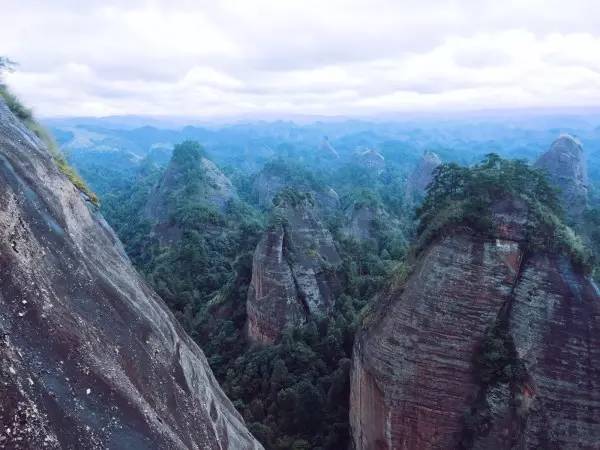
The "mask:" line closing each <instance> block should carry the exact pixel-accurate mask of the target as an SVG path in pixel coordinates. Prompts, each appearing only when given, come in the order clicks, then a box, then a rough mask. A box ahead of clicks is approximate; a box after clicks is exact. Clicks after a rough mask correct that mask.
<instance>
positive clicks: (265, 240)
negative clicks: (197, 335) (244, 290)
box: [247, 190, 341, 343]
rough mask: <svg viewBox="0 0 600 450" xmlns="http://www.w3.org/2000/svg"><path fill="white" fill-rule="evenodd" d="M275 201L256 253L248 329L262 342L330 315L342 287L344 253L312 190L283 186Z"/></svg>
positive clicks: (248, 305)
mask: <svg viewBox="0 0 600 450" xmlns="http://www.w3.org/2000/svg"><path fill="white" fill-rule="evenodd" d="M275 201H276V203H277V208H276V209H275V211H274V213H273V215H274V219H273V223H272V224H271V226H270V227H269V229H268V230H267V231H266V232H265V234H264V236H263V237H262V239H261V240H260V242H259V243H258V246H257V248H256V251H255V253H254V259H253V265H252V282H251V284H250V287H249V290H248V300H247V314H248V335H249V338H250V339H251V340H253V341H256V342H261V343H272V342H275V341H276V340H277V339H278V338H279V336H280V335H281V333H282V331H283V330H284V329H285V328H286V327H287V326H297V325H300V324H302V323H304V322H306V320H308V319H309V318H311V317H318V316H323V315H326V314H327V313H328V312H329V311H330V310H331V308H332V306H333V300H334V292H335V291H336V290H339V287H338V280H337V276H336V270H337V269H338V268H339V265H340V264H341V259H340V256H339V255H338V252H337V249H336V247H335V243H334V241H333V237H332V236H331V234H330V233H329V231H328V230H327V229H326V228H325V226H324V225H323V224H322V223H321V222H320V220H319V219H318V218H317V215H316V212H315V208H314V202H313V200H312V198H311V197H310V195H306V194H299V193H297V192H296V191H293V190H284V191H283V192H282V193H280V194H279V195H278V197H277V198H276V200H275Z"/></svg>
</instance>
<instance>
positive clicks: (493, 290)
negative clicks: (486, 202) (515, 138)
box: [350, 200, 600, 450]
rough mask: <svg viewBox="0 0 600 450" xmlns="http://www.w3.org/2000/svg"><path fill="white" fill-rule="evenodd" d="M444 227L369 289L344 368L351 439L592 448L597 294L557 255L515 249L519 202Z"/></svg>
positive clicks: (520, 231) (597, 425) (521, 215)
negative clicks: (381, 285)
mask: <svg viewBox="0 0 600 450" xmlns="http://www.w3.org/2000/svg"><path fill="white" fill-rule="evenodd" d="M492 217H493V224H494V229H495V232H494V233H493V235H491V236H490V235H487V236H483V235H479V234H476V233H473V231H472V230H469V229H462V228H460V227H459V228H456V229H454V231H453V232H450V233H448V234H446V235H445V236H444V237H441V238H439V239H438V240H437V241H436V242H434V243H433V244H431V245H430V246H429V248H428V249H426V250H425V251H424V253H422V255H421V256H420V258H419V260H418V261H417V263H416V265H415V267H414V270H413V272H412V274H411V275H410V276H409V277H408V279H407V281H406V282H405V283H404V284H402V285H397V286H391V287H390V288H389V289H388V290H387V291H386V292H384V293H382V294H381V296H380V298H379V301H378V304H377V306H376V308H375V312H374V313H373V314H372V315H371V316H370V318H369V320H368V321H367V322H366V323H365V329H364V330H363V331H361V332H359V334H358V336H357V338H356V340H355V346H354V355H353V363H352V375H351V411H350V422H351V426H352V439H353V442H354V446H355V448H356V449H390V450H391V449H416V448H419V449H442V448H444V449H445V448H477V449H490V448H494V449H513V448H598V442H600V369H599V367H600V295H599V293H598V291H597V289H596V286H595V285H594V284H593V282H591V281H590V280H589V279H588V278H586V277H585V276H584V275H582V274H581V273H579V272H577V271H575V270H574V269H573V267H572V265H571V262H570V261H569V260H567V259H566V258H564V257H562V256H558V255H554V254H547V253H540V252H538V253H525V250H524V249H525V248H526V246H525V242H524V239H525V238H526V228H527V208H526V207H525V205H524V204H523V203H521V202H520V201H516V200H512V201H502V202H499V203H498V204H496V205H495V207H494V208H493V216H492Z"/></svg>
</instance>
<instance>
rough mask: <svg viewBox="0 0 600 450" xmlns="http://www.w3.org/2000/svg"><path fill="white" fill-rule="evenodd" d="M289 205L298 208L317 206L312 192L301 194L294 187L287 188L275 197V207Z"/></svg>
mask: <svg viewBox="0 0 600 450" xmlns="http://www.w3.org/2000/svg"><path fill="white" fill-rule="evenodd" d="M284 204H285V205H289V206H291V207H292V208H297V207H298V206H300V205H307V206H308V207H312V206H315V200H314V198H313V195H312V194H311V193H310V192H300V191H298V190H297V189H296V188H293V187H289V186H288V187H285V188H283V189H282V190H281V191H279V192H278V193H277V195H275V197H273V206H282V205H284Z"/></svg>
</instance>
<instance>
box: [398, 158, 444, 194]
mask: <svg viewBox="0 0 600 450" xmlns="http://www.w3.org/2000/svg"><path fill="white" fill-rule="evenodd" d="M440 164H442V160H441V159H440V157H439V156H438V155H437V154H436V153H434V152H431V151H425V152H424V153H423V155H422V156H421V159H419V162H418V163H417V165H416V167H415V168H414V170H413V171H412V172H411V174H410V175H409V177H408V180H407V182H406V195H405V197H406V201H407V203H408V204H412V203H415V202H420V201H421V199H422V198H423V196H424V195H425V190H426V189H427V186H428V185H429V183H431V181H432V180H433V172H434V170H435V169H436V168H437V167H438V166H439V165H440Z"/></svg>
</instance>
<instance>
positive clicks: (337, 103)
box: [0, 0, 600, 118]
mask: <svg viewBox="0 0 600 450" xmlns="http://www.w3.org/2000/svg"><path fill="white" fill-rule="evenodd" d="M0 4H1V10H2V15H3V23H2V27H0V55H6V56H9V57H11V58H12V59H14V60H16V61H18V62H19V64H20V65H19V67H18V70H17V71H15V72H14V73H12V74H9V75H8V77H7V79H8V82H9V83H10V85H11V86H12V88H13V89H14V90H15V91H16V92H17V93H18V94H19V95H20V96H21V97H23V99H24V101H25V102H26V103H28V104H30V105H32V106H33V107H34V110H35V111H36V113H37V114H38V115H41V116H44V117H52V116H103V115H124V114H136V115H177V116H192V117H205V118H210V117H235V116H241V115H248V114H257V115H260V114H269V115H270V116H273V115H277V114H281V115H282V116H285V115H288V114H304V115H311V114H315V115H344V116H353V115H363V116H364V115H373V114H380V113H390V112H410V111H436V112H439V111H455V110H459V111H462V110H477V109H501V108H521V107H527V108H531V107H580V106H600V2H597V1H592V0H570V1H569V2H564V1H554V0H545V1H537V0H532V1H519V2H513V1H510V0H508V1H502V2H498V1H497V0H496V1H487V0H464V1H435V2H434V1H428V0H421V1H398V0H397V1H383V0H370V1H354V0H347V1H337V0H328V1H323V0H320V1H312V0H303V1H286V0H278V1H265V0H253V1H249V0H246V1H216V0H215V1H208V2H203V1H185V0H171V1H141V0H139V1H138V0H132V1H118V2H117V1H110V0H104V1H96V0H88V1H86V2H81V1H67V0H53V1H51V2H50V1H40V0H37V1H34V0H19V1H17V0H14V1H13V0H0Z"/></svg>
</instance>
